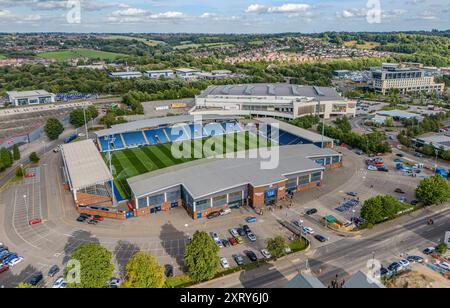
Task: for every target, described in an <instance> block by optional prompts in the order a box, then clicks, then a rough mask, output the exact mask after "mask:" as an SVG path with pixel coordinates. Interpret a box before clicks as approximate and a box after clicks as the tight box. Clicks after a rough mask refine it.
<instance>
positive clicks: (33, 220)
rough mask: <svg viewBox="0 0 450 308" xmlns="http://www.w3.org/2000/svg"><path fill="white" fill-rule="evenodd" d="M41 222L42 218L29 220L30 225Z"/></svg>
mask: <svg viewBox="0 0 450 308" xmlns="http://www.w3.org/2000/svg"><path fill="white" fill-rule="evenodd" d="M41 222H42V219H30V220H29V221H28V224H29V225H30V226H32V225H37V224H40V223H41Z"/></svg>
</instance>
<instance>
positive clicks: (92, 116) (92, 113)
mask: <svg viewBox="0 0 450 308" xmlns="http://www.w3.org/2000/svg"><path fill="white" fill-rule="evenodd" d="M87 112H88V113H89V118H90V119H91V120H92V119H96V118H97V117H98V115H99V113H98V110H97V108H96V107H95V106H94V105H91V106H89V107H88V109H87Z"/></svg>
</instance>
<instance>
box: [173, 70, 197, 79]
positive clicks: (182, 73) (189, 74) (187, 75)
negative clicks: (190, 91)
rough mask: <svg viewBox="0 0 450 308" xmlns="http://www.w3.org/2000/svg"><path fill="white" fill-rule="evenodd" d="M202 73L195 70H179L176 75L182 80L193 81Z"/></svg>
mask: <svg viewBox="0 0 450 308" xmlns="http://www.w3.org/2000/svg"><path fill="white" fill-rule="evenodd" d="M201 72H202V71H201V70H198V69H193V68H178V69H176V70H175V73H176V75H177V77H178V78H180V79H192V78H197V74H200V73H201Z"/></svg>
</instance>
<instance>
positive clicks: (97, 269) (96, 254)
mask: <svg viewBox="0 0 450 308" xmlns="http://www.w3.org/2000/svg"><path fill="white" fill-rule="evenodd" d="M72 259H74V260H77V261H78V262H80V266H81V268H80V275H81V276H80V278H81V279H80V282H79V283H76V282H73V283H69V284H68V285H67V287H68V288H105V287H106V286H107V282H108V281H109V280H110V279H111V277H112V274H113V271H114V265H113V263H112V253H111V252H110V251H109V250H108V249H106V248H105V247H103V246H102V245H100V244H97V243H84V244H81V245H80V246H79V247H78V248H77V249H75V251H74V252H73V253H72ZM69 270H70V269H69Z"/></svg>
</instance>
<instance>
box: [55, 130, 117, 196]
mask: <svg viewBox="0 0 450 308" xmlns="http://www.w3.org/2000/svg"><path fill="white" fill-rule="evenodd" d="M61 153H62V156H63V159H64V162H65V165H66V166H67V171H68V177H69V179H70V182H71V186H72V189H82V188H86V187H89V186H92V185H95V184H103V183H105V182H107V181H109V180H111V173H110V172H109V170H108V167H107V166H106V164H105V162H104V161H103V158H102V156H101V154H100V153H99V151H98V149H97V147H96V146H95V144H94V141H93V140H92V139H88V140H83V141H78V142H73V143H68V144H64V145H62V146H61Z"/></svg>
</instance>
